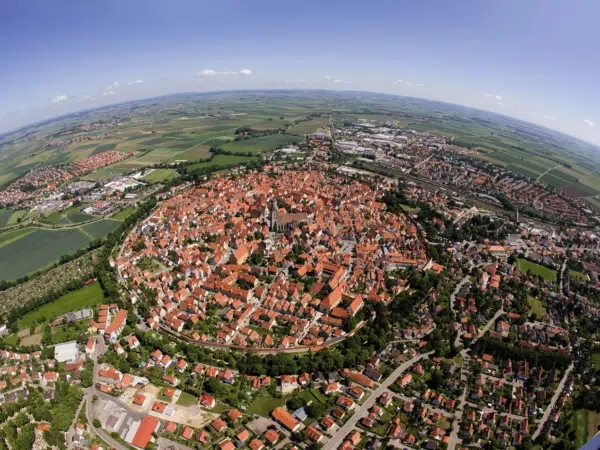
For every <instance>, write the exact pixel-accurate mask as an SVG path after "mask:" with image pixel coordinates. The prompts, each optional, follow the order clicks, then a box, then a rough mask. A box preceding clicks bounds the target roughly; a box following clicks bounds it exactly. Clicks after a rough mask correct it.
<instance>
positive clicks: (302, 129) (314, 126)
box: [288, 117, 329, 134]
mask: <svg viewBox="0 0 600 450" xmlns="http://www.w3.org/2000/svg"><path fill="white" fill-rule="evenodd" d="M328 125H329V118H328V117H317V118H315V119H310V120H309V121H307V122H300V123H299V124H297V125H292V126H291V127H289V128H288V130H289V131H290V132H291V133H296V134H310V133H316V132H317V130H318V129H319V128H323V127H326V126H328Z"/></svg>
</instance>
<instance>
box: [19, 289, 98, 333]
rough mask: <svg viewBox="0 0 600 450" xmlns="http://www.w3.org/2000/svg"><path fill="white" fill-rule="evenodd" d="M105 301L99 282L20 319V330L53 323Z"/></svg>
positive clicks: (68, 294)
mask: <svg viewBox="0 0 600 450" xmlns="http://www.w3.org/2000/svg"><path fill="white" fill-rule="evenodd" d="M103 301H104V293H103V292H102V288H101V287H100V285H99V284H98V282H97V281H96V282H94V283H92V284H90V285H88V286H84V287H83V288H81V289H79V290H77V291H73V292H69V293H67V294H65V295H63V296H62V297H60V298H58V299H57V300H56V301H54V302H52V303H48V304H47V305H44V306H42V307H41V308H40V309H37V310H35V311H32V312H30V313H28V314H26V315H24V316H23V317H21V318H20V319H19V329H21V328H27V327H29V326H30V325H32V324H35V323H40V322H41V321H42V320H44V321H51V320H52V319H54V318H55V317H56V316H58V315H60V314H65V313H68V312H71V311H77V310H79V309H83V308H91V307H94V306H97V305H99V304H100V303H102V302H103Z"/></svg>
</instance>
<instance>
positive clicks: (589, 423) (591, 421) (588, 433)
mask: <svg viewBox="0 0 600 450" xmlns="http://www.w3.org/2000/svg"><path fill="white" fill-rule="evenodd" d="M598 425H600V414H598V413H596V412H594V411H588V410H587V409H578V410H576V411H575V412H574V414H573V418H572V419H571V427H572V428H573V429H574V430H575V442H574V444H575V448H580V447H581V446H583V444H585V443H586V442H587V441H588V440H589V439H590V438H592V437H593V436H594V435H595V434H596V433H597V432H598Z"/></svg>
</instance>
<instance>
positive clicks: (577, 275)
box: [569, 269, 590, 281]
mask: <svg viewBox="0 0 600 450" xmlns="http://www.w3.org/2000/svg"><path fill="white" fill-rule="evenodd" d="M569 277H571V278H573V279H574V280H582V281H588V280H589V279H590V277H588V276H587V275H586V274H585V273H581V272H577V271H576V270H571V269H569Z"/></svg>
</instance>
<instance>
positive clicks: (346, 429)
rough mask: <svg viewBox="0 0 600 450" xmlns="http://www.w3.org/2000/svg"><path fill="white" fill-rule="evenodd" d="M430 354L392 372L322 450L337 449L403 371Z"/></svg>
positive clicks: (416, 358) (414, 359) (425, 354)
mask: <svg viewBox="0 0 600 450" xmlns="http://www.w3.org/2000/svg"><path fill="white" fill-rule="evenodd" d="M431 354H433V352H429V353H424V354H422V355H419V356H415V357H414V358H413V359H410V360H408V361H406V362H405V363H404V364H402V365H401V366H399V367H398V368H397V369H396V370H394V371H393V372H392V374H391V375H390V376H389V377H387V378H386V379H385V381H384V382H383V383H381V384H380V385H379V387H378V388H377V389H375V390H374V391H372V393H371V396H370V397H369V398H368V399H367V400H366V401H365V402H364V403H363V404H362V405H360V407H359V408H358V409H357V410H356V411H355V412H354V415H353V416H352V417H351V418H350V420H348V422H346V423H345V424H344V426H343V427H342V428H340V429H339V430H338V432H337V433H335V434H334V435H333V436H332V438H331V439H330V440H329V442H327V443H326V444H325V445H324V446H323V449H322V450H334V449H337V448H338V447H339V445H340V444H341V443H342V442H343V441H344V438H345V437H346V435H347V434H348V433H350V432H351V431H352V430H353V429H354V427H355V426H356V424H357V423H358V421H359V420H360V419H362V418H363V417H365V416H366V415H367V411H368V410H369V409H371V407H372V406H373V405H374V404H375V402H376V401H377V399H378V398H379V396H380V395H381V394H383V393H384V392H385V391H387V389H388V388H389V387H390V386H391V385H392V383H394V382H395V381H396V379H397V378H398V377H399V376H400V375H401V374H402V373H403V372H404V371H406V370H408V369H409V368H410V367H411V366H412V365H413V364H415V363H417V362H419V361H420V360H422V359H424V358H428V357H429V355H431Z"/></svg>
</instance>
